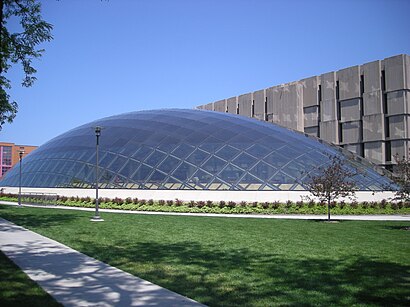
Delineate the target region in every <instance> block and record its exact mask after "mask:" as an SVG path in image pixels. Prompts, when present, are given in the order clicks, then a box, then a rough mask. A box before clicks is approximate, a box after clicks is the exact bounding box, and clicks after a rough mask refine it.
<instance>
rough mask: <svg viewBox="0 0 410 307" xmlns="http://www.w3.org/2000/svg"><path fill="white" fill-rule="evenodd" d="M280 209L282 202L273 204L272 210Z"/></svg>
mask: <svg viewBox="0 0 410 307" xmlns="http://www.w3.org/2000/svg"><path fill="white" fill-rule="evenodd" d="M279 207H280V202H278V201H274V202H273V203H272V208H273V209H275V210H276V209H278V208H279Z"/></svg>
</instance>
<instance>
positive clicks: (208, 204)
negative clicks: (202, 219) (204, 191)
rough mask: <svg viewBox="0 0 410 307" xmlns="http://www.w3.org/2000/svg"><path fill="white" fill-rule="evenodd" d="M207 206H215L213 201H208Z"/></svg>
mask: <svg viewBox="0 0 410 307" xmlns="http://www.w3.org/2000/svg"><path fill="white" fill-rule="evenodd" d="M206 206H207V207H209V208H212V207H213V206H214V203H213V201H212V200H207V201H206Z"/></svg>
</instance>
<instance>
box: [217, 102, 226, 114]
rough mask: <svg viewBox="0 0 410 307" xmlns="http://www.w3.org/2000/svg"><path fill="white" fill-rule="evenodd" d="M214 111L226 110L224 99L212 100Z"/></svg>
mask: <svg viewBox="0 0 410 307" xmlns="http://www.w3.org/2000/svg"><path fill="white" fill-rule="evenodd" d="M214 111H217V112H224V113H225V112H226V99H223V100H219V101H216V102H214Z"/></svg>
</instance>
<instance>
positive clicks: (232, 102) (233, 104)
mask: <svg viewBox="0 0 410 307" xmlns="http://www.w3.org/2000/svg"><path fill="white" fill-rule="evenodd" d="M226 106H227V110H228V113H232V114H238V97H231V98H228V99H227V100H226Z"/></svg>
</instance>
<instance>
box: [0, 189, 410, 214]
mask: <svg viewBox="0 0 410 307" xmlns="http://www.w3.org/2000/svg"><path fill="white" fill-rule="evenodd" d="M0 200H9V201H17V195H15V194H2V195H0ZM22 201H23V202H25V203H35V204H38V203H41V204H46V205H47V204H53V205H62V206H71V207H87V208H93V207H94V206H95V199H92V198H90V197H81V198H80V197H65V196H57V197H56V198H54V199H43V198H40V197H30V198H27V197H23V198H22ZM99 204H100V208H102V209H122V210H135V211H157V212H158V211H164V212H191V213H241V214H326V205H325V204H324V203H317V202H314V201H310V202H303V201H298V202H292V201H287V202H286V203H281V202H262V203H260V202H245V201H242V202H234V201H223V200H221V201H217V202H213V201H210V200H208V201H188V202H184V201H181V200H179V199H175V200H158V201H154V200H152V199H149V200H145V199H138V198H125V199H122V198H117V197H116V198H113V199H110V198H99ZM331 208H332V209H331V211H332V214H341V215H343V214H410V202H389V201H387V200H382V201H380V202H361V203H358V202H352V203H345V202H343V201H341V202H337V203H332V205H331Z"/></svg>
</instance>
